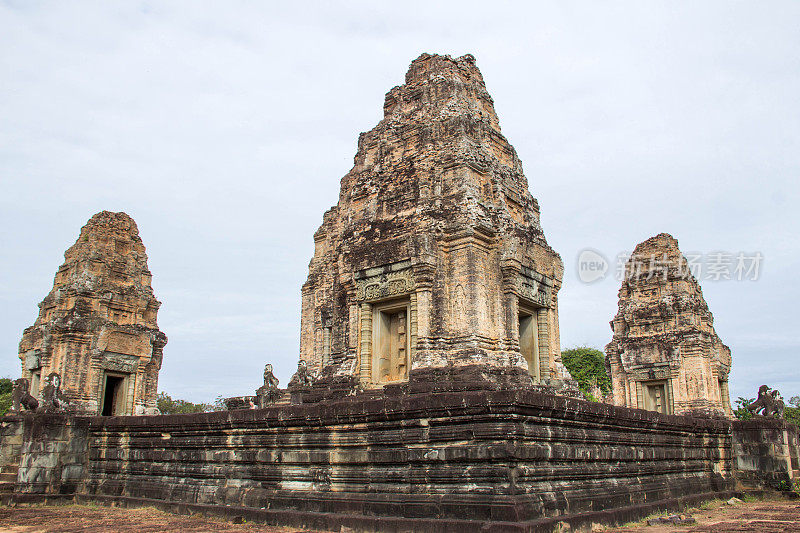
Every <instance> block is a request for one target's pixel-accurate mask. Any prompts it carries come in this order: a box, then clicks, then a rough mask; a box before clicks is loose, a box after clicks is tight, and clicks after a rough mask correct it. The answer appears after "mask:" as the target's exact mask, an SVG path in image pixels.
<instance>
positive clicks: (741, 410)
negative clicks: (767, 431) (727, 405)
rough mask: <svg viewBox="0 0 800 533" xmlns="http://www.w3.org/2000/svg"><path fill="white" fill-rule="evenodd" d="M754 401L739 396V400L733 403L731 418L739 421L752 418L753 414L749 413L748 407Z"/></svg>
mask: <svg viewBox="0 0 800 533" xmlns="http://www.w3.org/2000/svg"><path fill="white" fill-rule="evenodd" d="M754 401H756V399H755V398H745V397H743V396H739V398H737V399H736V401H735V402H733V403H734V404H735V405H736V409H734V410H733V416H735V417H736V418H738V419H739V420H750V419H751V418H753V413H752V412H750V410H749V409H748V407H749V406H750V404H751V403H753V402H754Z"/></svg>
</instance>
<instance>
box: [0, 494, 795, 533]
mask: <svg viewBox="0 0 800 533" xmlns="http://www.w3.org/2000/svg"><path fill="white" fill-rule="evenodd" d="M688 512H689V513H690V514H691V515H692V516H693V517H694V518H695V519H696V520H697V523H696V524H694V525H692V526H673V525H657V526H647V525H643V524H642V523H640V524H633V525H629V526H625V527H617V528H608V529H604V530H603V531H604V532H605V533H636V532H642V533H689V532H691V533H700V532H703V533H712V532H713V533H742V532H748V533H750V532H756V533H790V532H800V501H786V500H764V501H750V502H743V503H739V504H737V505H735V506H729V505H726V504H724V503H723V502H711V503H708V504H706V505H703V506H702V507H701V508H695V509H690V510H689V511H688ZM645 524H646V523H645ZM101 531H102V532H115V533H117V532H118V533H156V532H162V531H163V532H189V533H200V532H206V531H208V532H219V533H253V532H255V531H263V532H267V533H291V532H296V531H299V530H298V529H297V528H277V527H269V526H263V525H260V524H233V523H231V522H228V521H224V520H218V519H210V518H200V517H189V516H178V515H172V514H168V513H163V512H161V511H158V510H156V509H152V508H144V509H126V508H119V507H103V506H92V505H32V506H19V507H0V533H40V532H59V533H87V532H101Z"/></svg>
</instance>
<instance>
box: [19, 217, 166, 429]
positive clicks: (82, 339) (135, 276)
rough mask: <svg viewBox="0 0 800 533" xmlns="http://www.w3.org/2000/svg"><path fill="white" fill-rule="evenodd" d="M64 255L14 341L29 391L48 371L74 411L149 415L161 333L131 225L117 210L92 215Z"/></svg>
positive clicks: (139, 241) (141, 253)
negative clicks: (54, 375) (32, 317)
mask: <svg viewBox="0 0 800 533" xmlns="http://www.w3.org/2000/svg"><path fill="white" fill-rule="evenodd" d="M64 259H65V261H64V264H63V265H61V267H59V269H58V272H56V277H55V283H54V284H53V289H52V290H51V291H50V293H49V294H48V295H47V296H45V298H44V300H42V303H40V304H39V316H38V318H37V319H36V322H35V323H34V325H33V326H31V327H29V328H27V329H26V330H25V332H24V333H23V335H22V341H21V342H20V344H19V357H20V360H21V362H22V377H24V378H27V379H28V380H29V381H30V383H31V393H32V394H33V395H34V396H38V395H39V393H40V391H41V389H42V388H43V387H44V385H45V383H44V382H45V379H46V378H47V376H49V375H50V374H51V373H53V372H55V373H58V374H59V375H60V376H61V383H62V385H61V386H62V390H63V392H64V393H65V395H66V397H67V398H68V400H69V403H70V405H71V406H72V407H73V408H74V409H75V410H77V411H79V412H85V413H88V414H103V415H130V414H150V413H154V412H155V411H156V395H157V389H158V371H159V370H160V368H161V358H162V354H163V349H164V345H166V343H167V337H166V335H164V334H163V333H162V332H161V331H160V330H159V329H158V324H157V323H156V315H157V314H158V308H159V306H160V305H161V303H160V302H159V301H158V300H156V298H155V296H154V295H153V289H152V287H151V286H150V280H151V277H152V276H151V274H150V271H149V270H148V269H147V255H146V254H145V248H144V245H143V244H142V239H141V238H140V237H139V230H138V228H137V227H136V223H135V222H134V221H133V219H132V218H131V217H129V216H128V215H126V214H125V213H111V212H108V211H103V212H101V213H98V214H96V215H94V216H93V217H92V218H91V219H90V220H89V222H88V223H87V224H86V225H85V226H84V227H83V229H81V234H80V237H78V240H77V242H76V243H75V244H74V245H72V247H70V248H69V249H68V250H67V251H66V253H65V254H64Z"/></svg>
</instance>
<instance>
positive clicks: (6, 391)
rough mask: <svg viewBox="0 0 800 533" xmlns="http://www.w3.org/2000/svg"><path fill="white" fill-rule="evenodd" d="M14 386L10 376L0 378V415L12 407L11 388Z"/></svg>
mask: <svg viewBox="0 0 800 533" xmlns="http://www.w3.org/2000/svg"><path fill="white" fill-rule="evenodd" d="M13 387H14V385H13V382H12V381H11V379H10V378H0V416H2V415H4V414H6V413H7V412H8V410H9V409H11V389H12V388H13Z"/></svg>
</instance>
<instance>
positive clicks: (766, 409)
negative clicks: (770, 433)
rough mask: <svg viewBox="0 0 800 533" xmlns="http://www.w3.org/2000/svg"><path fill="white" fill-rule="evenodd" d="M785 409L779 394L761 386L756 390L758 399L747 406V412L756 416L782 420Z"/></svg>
mask: <svg viewBox="0 0 800 533" xmlns="http://www.w3.org/2000/svg"><path fill="white" fill-rule="evenodd" d="M785 407H786V405H785V404H784V403H783V398H782V397H781V393H780V392H778V391H777V389H770V388H769V387H767V386H766V385H761V386H760V387H759V388H758V398H756V401H754V402H753V403H751V404H750V405H748V406H747V410H748V411H750V412H751V413H753V414H754V415H757V416H765V417H771V418H783V410H784V408H785Z"/></svg>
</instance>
